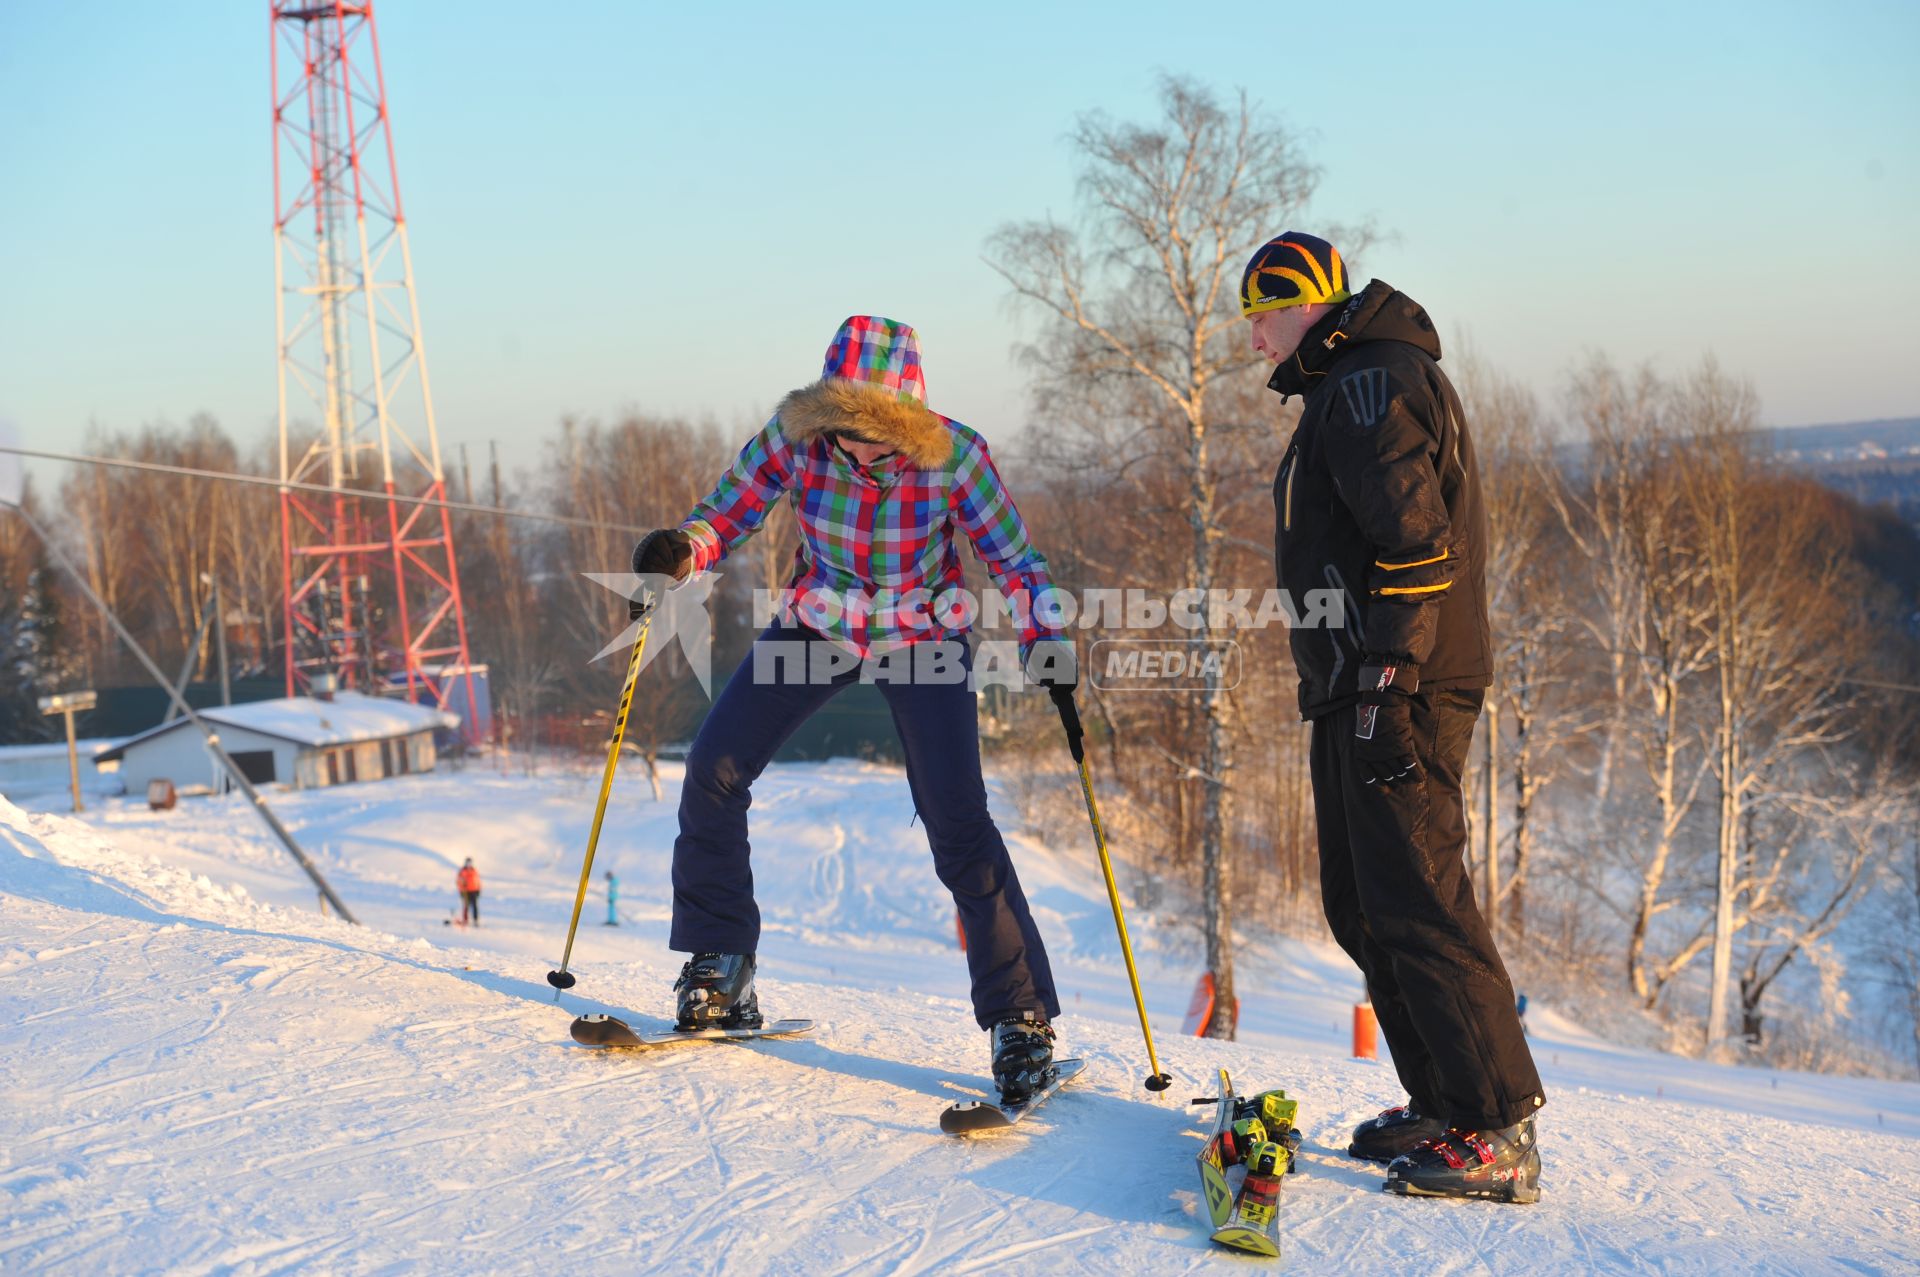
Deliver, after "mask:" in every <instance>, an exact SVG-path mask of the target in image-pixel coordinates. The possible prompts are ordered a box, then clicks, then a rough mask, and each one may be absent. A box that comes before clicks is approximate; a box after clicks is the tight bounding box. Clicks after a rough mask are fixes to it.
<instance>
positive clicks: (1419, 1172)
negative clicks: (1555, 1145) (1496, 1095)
mask: <svg viewBox="0 0 1920 1277" xmlns="http://www.w3.org/2000/svg"><path fill="white" fill-rule="evenodd" d="M1381 1187H1383V1188H1385V1189H1386V1190H1387V1191H1389V1192H1394V1193H1399V1194H1400V1195H1401V1196H1402V1197H1477V1198H1481V1199H1484V1200H1486V1201H1494V1202H1522V1203H1525V1202H1537V1201H1539V1200H1540V1150H1539V1149H1538V1148H1536V1147H1535V1146H1534V1138H1533V1119H1532V1118H1528V1119H1527V1120H1526V1121H1524V1122H1521V1123H1520V1124H1519V1125H1517V1126H1505V1127H1501V1128H1499V1129H1498V1130H1486V1131H1463V1130H1461V1129H1460V1128H1459V1127H1455V1126H1450V1127H1448V1128H1447V1129H1446V1130H1445V1131H1443V1132H1442V1133H1441V1134H1439V1135H1438V1136H1435V1137H1434V1138H1433V1139H1430V1140H1426V1141H1425V1142H1423V1143H1422V1144H1421V1145H1420V1146H1419V1147H1417V1148H1415V1149H1414V1150H1413V1151H1412V1152H1409V1153H1406V1154H1404V1155H1402V1156H1400V1157H1396V1158H1395V1159H1394V1160H1393V1161H1392V1162H1391V1163H1390V1164H1389V1165H1388V1166H1387V1182H1386V1183H1385V1184H1383V1185H1382V1186H1381Z"/></svg>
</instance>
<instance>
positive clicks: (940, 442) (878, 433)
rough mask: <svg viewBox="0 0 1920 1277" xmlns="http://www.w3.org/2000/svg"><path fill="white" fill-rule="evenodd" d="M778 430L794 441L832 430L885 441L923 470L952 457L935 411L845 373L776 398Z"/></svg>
mask: <svg viewBox="0 0 1920 1277" xmlns="http://www.w3.org/2000/svg"><path fill="white" fill-rule="evenodd" d="M779 417H780V428H781V429H782V430H784V431H785V432H786V435H787V438H789V439H791V440H792V441H793V442H795V443H797V444H806V443H811V442H812V441H813V440H815V439H819V438H822V437H824V436H826V435H827V434H829V433H831V432H832V431H835V430H846V431H851V432H852V433H854V434H858V435H861V436H863V437H865V438H868V439H871V440H873V441H874V442H875V443H883V444H886V445H887V446H888V447H889V448H891V449H893V450H894V451H895V452H897V453H899V454H900V455H901V456H903V457H905V458H906V459H907V460H909V461H911V462H912V463H913V464H914V465H916V466H918V467H919V468H920V469H922V470H939V469H943V468H944V467H945V466H946V464H947V459H948V458H949V457H950V456H952V455H953V432H952V431H951V430H949V429H948V428H947V423H946V421H945V420H944V419H943V418H942V417H941V416H940V414H939V413H937V412H935V411H933V409H931V408H929V407H927V406H926V405H925V404H922V403H916V402H914V401H913V400H911V399H902V398H901V397H900V396H899V395H897V394H895V393H894V392H893V391H891V390H887V389H885V388H883V387H881V386H877V385H869V384H866V383H863V382H857V381H850V380H848V379H847V378H844V377H827V378H823V379H822V380H820V381H816V382H814V383H813V384H812V385H811V386H802V387H801V388H800V389H798V390H796V391H794V392H793V393H792V394H790V395H788V396H787V397H786V398H785V399H783V400H781V401H780V412H779Z"/></svg>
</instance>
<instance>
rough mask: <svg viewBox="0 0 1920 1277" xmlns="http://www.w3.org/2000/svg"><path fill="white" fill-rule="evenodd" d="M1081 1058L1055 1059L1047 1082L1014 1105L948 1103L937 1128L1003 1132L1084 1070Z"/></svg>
mask: <svg viewBox="0 0 1920 1277" xmlns="http://www.w3.org/2000/svg"><path fill="white" fill-rule="evenodd" d="M1086 1067H1087V1062H1086V1061H1085V1060H1055V1061H1054V1064H1053V1073H1052V1075H1051V1076H1050V1077H1048V1079H1047V1084H1046V1085H1045V1086H1043V1087H1041V1088H1040V1089H1039V1090H1037V1091H1035V1092H1034V1093H1033V1094H1032V1095H1030V1096H1028V1097H1027V1098H1026V1099H1025V1100H1022V1101H1021V1102H1020V1103H1018V1104H995V1103H993V1102H992V1101H991V1100H965V1101H963V1102H961V1103H959V1104H950V1105H948V1106H947V1109H946V1111H945V1112H943V1113H941V1114H940V1129H941V1130H943V1131H945V1132H946V1133H947V1134H949V1135H974V1134H978V1133H979V1132H982V1131H1004V1130H1006V1129H1007V1128H1008V1127H1009V1126H1012V1125H1013V1124H1014V1123H1015V1122H1018V1121H1019V1120H1020V1119H1021V1118H1023V1117H1025V1116H1026V1115H1027V1114H1029V1113H1031V1112H1033V1111H1034V1110H1035V1109H1037V1108H1039V1107H1040V1106H1041V1105H1042V1104H1044V1103H1046V1102H1047V1098H1048V1097H1049V1096H1051V1095H1052V1094H1053V1093H1054V1092H1055V1091H1057V1090H1059V1089H1060V1088H1061V1087H1063V1086H1065V1085H1066V1084H1067V1083H1069V1082H1071V1081H1073V1079H1075V1078H1077V1077H1079V1076H1080V1074H1081V1073H1083V1072H1084V1071H1085V1070H1086Z"/></svg>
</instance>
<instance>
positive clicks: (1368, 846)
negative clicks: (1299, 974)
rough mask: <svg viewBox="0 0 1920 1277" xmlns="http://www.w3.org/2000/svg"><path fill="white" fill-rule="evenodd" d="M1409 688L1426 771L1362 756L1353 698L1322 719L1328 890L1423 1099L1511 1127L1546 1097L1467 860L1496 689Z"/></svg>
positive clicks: (1337, 932)
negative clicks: (1480, 723) (1391, 776)
mask: <svg viewBox="0 0 1920 1277" xmlns="http://www.w3.org/2000/svg"><path fill="white" fill-rule="evenodd" d="M1410 699H1411V700H1412V702H1413V736H1414V748H1415V751H1416V753H1417V755H1418V757H1419V759H1420V771H1419V773H1418V774H1417V775H1416V776H1412V777H1408V778H1407V779H1405V780H1401V781H1398V782H1395V783H1394V784H1392V785H1377V784H1376V785H1369V784H1366V783H1364V778H1365V777H1366V776H1367V775H1368V774H1369V772H1368V771H1364V770H1357V768H1356V760H1355V758H1354V755H1353V739H1354V738H1353V728H1354V713H1355V711H1354V707H1353V706H1348V707H1346V708H1344V709H1339V710H1335V711H1334V712H1332V713H1330V714H1326V715H1323V716H1322V717H1320V718H1316V719H1314V720H1313V747H1312V748H1313V752H1312V767H1313V804H1314V811H1315V815H1316V817H1317V819H1318V822H1319V829H1320V896H1321V901H1322V903H1323V904H1324V906H1325V909H1326V914H1327V925H1328V926H1329V927H1331V928H1332V930H1333V938H1334V939H1335V940H1336V941H1338V942H1339V944H1340V947H1341V948H1342V949H1345V950H1346V951H1347V954H1348V956H1349V957H1351V958H1352V959H1353V960H1354V962H1356V963H1357V964H1359V967H1360V970H1361V972H1362V974H1364V975H1365V976H1366V980H1367V992H1368V994H1369V995H1370V996H1371V997H1372V999H1373V1010H1374V1014H1375V1015H1376V1016H1377V1017H1378V1019H1379V1021H1380V1029H1381V1032H1383V1033H1384V1034H1385V1035H1386V1038H1387V1047H1388V1049H1389V1050H1391V1051H1392V1052H1393V1064H1394V1068H1395V1069H1396V1070H1398V1071H1399V1074H1400V1082H1401V1085H1402V1086H1404V1087H1405V1088H1406V1090H1407V1094H1408V1096H1410V1097H1411V1098H1412V1101H1413V1107H1414V1109H1415V1110H1416V1111H1418V1112H1419V1113H1421V1114H1422V1115H1425V1116H1430V1117H1438V1118H1442V1119H1444V1120H1445V1121H1447V1122H1448V1123H1450V1124H1451V1125H1454V1126H1458V1127H1461V1128H1464V1129H1468V1130H1473V1129H1480V1130H1485V1129H1488V1128H1494V1127H1503V1126H1511V1125H1513V1124H1514V1123H1516V1122H1519V1121H1521V1120H1522V1119H1524V1118H1526V1117H1529V1116H1531V1115H1532V1113H1533V1111H1534V1110H1535V1109H1537V1108H1539V1107H1540V1105H1541V1104H1543V1103H1545V1099H1544V1097H1543V1095H1542V1094H1541V1088H1540V1074H1539V1072H1538V1071H1537V1070H1536V1069H1535V1068H1534V1064H1533V1053H1532V1052H1531V1051H1529V1050H1528V1049H1527V1040H1526V1036H1525V1034H1524V1033H1523V1032H1522V1031H1521V1028H1520V1017H1519V1014H1518V1013H1517V1012H1516V1011H1515V1010H1514V1000H1513V983H1512V981H1511V980H1509V979H1508V977H1507V970H1506V967H1505V966H1504V965H1502V963H1501V961H1500V954H1499V953H1498V952H1497V951H1496V950H1495V948H1494V944H1493V935H1492V933H1491V932H1490V931H1489V930H1488V928H1487V923H1486V920H1485V919H1484V918H1483V917H1481V915H1480V910H1479V907H1478V906H1477V905H1476V904H1475V903H1474V897H1473V883H1472V882H1471V881H1470V880H1469V878H1468V874H1467V870H1466V863H1465V854H1466V845H1467V822H1466V810H1465V806H1464V804H1463V802H1462V800H1461V795H1460V777H1461V773H1462V771H1463V769H1464V767H1465V764H1466V759H1467V747H1468V745H1469V744H1470V743H1471V742H1472V740H1473V725H1474V723H1475V721H1476V720H1478V719H1479V717H1480V706H1481V704H1482V702H1483V701H1484V700H1485V699H1486V693H1485V692H1483V691H1479V690H1472V691H1440V692H1421V693H1418V694H1416V695H1415V696H1413V697H1411V698H1410Z"/></svg>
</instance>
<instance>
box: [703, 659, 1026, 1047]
mask: <svg viewBox="0 0 1920 1277" xmlns="http://www.w3.org/2000/svg"><path fill="white" fill-rule="evenodd" d="M767 644H776V645H782V646H779V647H776V648H771V649H767V650H765V651H763V650H762V649H763V648H765V647H766V645H767ZM754 648H755V652H754V653H752V654H749V656H748V658H747V659H746V660H745V661H744V662H742V663H741V666H740V668H739V669H737V670H735V671H734V674H733V677H732V678H731V679H729V680H728V682H727V686H726V688H725V689H724V690H723V691H722V692H721V693H720V698H719V699H718V700H717V701H715V702H714V704H713V708H712V709H710V710H708V711H707V718H706V721H705V722H703V723H702V724H701V725H700V731H699V734H698V735H696V736H695V737H694V741H693V749H692V750H691V751H690V752H689V753H688V755H687V775H686V783H685V784H684V785H683V786H682V787H681V790H680V836H679V837H678V838H677V839H675V840H674V844H673V930H672V933H671V936H670V939H669V947H671V948H673V949H676V950H679V951H681V952H684V953H753V952H754V951H755V950H756V949H757V948H758V947H759V943H760V910H759V907H758V906H757V905H755V904H754V900H753V871H752V869H751V868H750V867H749V864H748V845H747V808H748V806H749V805H751V803H752V801H753V795H752V792H751V791H752V787H753V782H754V781H755V780H756V779H757V778H758V777H759V775H760V773H761V771H762V770H764V769H765V768H766V765H767V763H768V761H769V760H771V759H772V758H773V755H774V753H775V751H777V750H778V749H779V748H780V746H781V745H783V744H785V743H786V741H787V738H788V737H790V736H792V735H793V733H794V732H795V731H797V730H798V729H799V727H800V725H801V724H802V723H804V722H805V721H806V720H807V719H808V718H809V717H810V716H811V715H812V714H813V712H814V711H815V710H817V709H819V708H820V707H821V706H822V705H825V704H826V703H827V701H829V700H830V699H832V697H833V695H834V694H835V693H836V692H838V691H839V690H840V689H841V688H843V687H846V686H847V685H848V684H850V683H853V682H856V681H858V680H859V678H860V667H859V666H858V665H851V666H847V664H846V662H847V659H848V658H847V657H846V656H845V654H844V653H841V652H840V651H839V649H836V648H835V647H834V645H833V644H831V643H829V642H828V641H827V640H825V639H823V638H821V637H820V636H819V635H817V634H815V633H814V632H813V631H811V630H808V629H805V628H802V627H799V626H793V625H784V624H782V623H781V622H779V621H776V622H774V624H773V625H771V626H769V627H768V628H767V629H766V631H765V632H763V633H762V634H761V635H760V637H759V638H758V639H756V640H755V641H754ZM921 649H924V650H921ZM935 649H945V650H944V652H936V651H935ZM776 651H777V652H780V653H782V654H784V655H786V656H790V657H791V656H801V655H804V658H805V660H804V661H801V660H770V659H767V658H768V656H769V654H770V653H772V652H776ZM910 653H911V656H912V657H913V658H914V659H911V660H909V659H908V654H905V653H903V654H900V655H899V656H898V657H897V658H896V659H895V660H893V661H892V662H890V663H889V666H888V668H887V670H886V671H885V673H883V674H882V676H880V677H877V678H876V679H875V683H876V685H877V686H878V687H879V688H880V693H881V695H882V696H883V697H885V698H886V702H887V707H888V709H890V710H891V711H892V713H893V727H894V731H895V732H897V733H898V734H899V737H900V746H901V749H902V751H903V752H904V753H905V755H906V764H907V785H908V788H909V789H910V790H911V792H912V794H913V805H914V807H915V809H916V810H918V812H919V814H920V819H921V821H922V823H923V824H925V826H926V830H927V842H928V843H929V844H930V845H931V847H932V849H933V868H934V872H935V873H936V874H938V875H939V877H940V881H941V882H942V883H944V884H945V885H946V887H947V889H948V890H949V891H951V892H952V893H953V903H954V905H955V907H956V908H957V909H958V910H959V913H960V923H961V926H962V927H963V928H965V931H966V937H967V969H968V972H969V974H970V975H971V976H972V980H973V1013H974V1018H975V1019H976V1020H978V1021H979V1023H980V1027H981V1028H991V1027H992V1026H993V1025H994V1024H996V1023H998V1022H999V1021H1000V1020H1003V1019H1005V1018H1007V1017H1008V1016H1011V1015H1017V1014H1021V1013H1027V1014H1031V1013H1033V1012H1044V1013H1045V1014H1046V1015H1047V1017H1048V1018H1052V1017H1055V1016H1058V1015H1059V1014H1060V1000H1059V997H1058V996H1057V995H1056V994H1055V992H1054V987H1053V972H1052V970H1051V968H1050V967H1049V966H1048V965H1047V951H1046V948H1045V947H1044V946H1043V945H1042V944H1041V942H1040V933H1039V931H1038V930H1037V929H1036V928H1035V927H1034V925H1033V915H1032V914H1031V912H1030V911H1029V910H1028V908H1027V898H1026V895H1025V893H1023V892H1022V891H1021V890H1020V880H1019V878H1018V877H1017V876H1016V875H1015V874H1014V870H1013V862H1012V860H1011V859H1010V858H1009V857H1008V855H1007V845H1006V843H1005V842H1004V841H1002V839H1001V837H1000V831H999V830H998V829H997V828H995V827H994V823H993V817H992V816H990V815H989V814H988V812H987V791H986V785H985V784H984V783H983V782H982V780H981V777H980V731H979V724H978V721H977V718H976V708H975V703H974V692H973V688H972V686H971V685H970V683H969V681H968V680H967V679H966V678H965V677H964V676H962V677H959V678H955V677H953V675H952V670H953V668H954V667H955V666H956V665H957V666H958V668H960V669H961V670H962V671H965V670H970V669H971V668H972V663H973V662H972V653H971V651H970V650H969V649H968V647H967V645H966V643H965V642H964V641H952V642H946V643H938V644H935V643H931V642H929V643H921V644H916V645H915V648H914V649H910ZM756 656H758V657H759V658H760V659H758V660H756ZM941 657H944V658H945V659H946V661H947V672H946V674H945V676H940V677H936V676H932V675H930V673H929V666H930V665H931V664H933V662H934V661H935V660H938V659H939V658H941ZM929 658H932V659H931V660H930V659H929ZM836 662H837V663H838V664H839V665H840V666H841V668H839V669H835V668H834V665H835V663H836ZM802 665H804V666H805V668H799V667H800V666H802ZM756 667H758V668H759V669H760V671H761V674H762V677H760V678H756V677H755V670H756ZM770 672H771V673H773V674H776V675H777V677H767V675H768V674H769V673H770ZM890 676H891V677H890Z"/></svg>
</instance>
